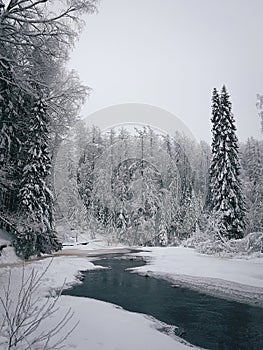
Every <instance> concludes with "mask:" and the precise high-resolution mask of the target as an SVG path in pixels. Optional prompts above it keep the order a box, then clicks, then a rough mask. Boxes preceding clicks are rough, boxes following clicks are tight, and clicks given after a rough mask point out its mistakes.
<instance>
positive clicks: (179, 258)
mask: <svg viewBox="0 0 263 350" xmlns="http://www.w3.org/2000/svg"><path fill="white" fill-rule="evenodd" d="M147 250H148V251H147V252H141V253H136V255H137V256H138V255H139V256H143V257H144V258H145V259H146V260H147V262H148V263H147V265H145V266H142V267H137V268H135V269H133V271H134V272H139V273H140V274H148V275H153V276H156V277H161V278H165V279H169V280H170V281H172V282H173V283H174V284H176V285H177V284H178V285H182V286H186V287H190V288H194V289H197V290H200V291H204V292H209V293H211V294H214V295H218V296H223V297H226V298H231V299H234V300H239V301H244V302H249V303H252V304H259V305H262V306H263V259H262V258H251V259H248V260H245V259H237V258H232V259H229V258H220V257H215V256H211V255H204V254H199V253H198V252H196V251H195V250H194V249H191V248H185V247H167V248H158V247H156V248H155V247H154V248H149V249H147Z"/></svg>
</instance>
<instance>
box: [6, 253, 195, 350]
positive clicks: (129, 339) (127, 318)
mask: <svg viewBox="0 0 263 350" xmlns="http://www.w3.org/2000/svg"><path fill="white" fill-rule="evenodd" d="M49 264H50V266H49ZM47 266H49V267H48V269H47V271H46V273H45V274H44V276H43V277H42V279H41V285H40V288H39V290H38V291H37V292H38V293H37V294H38V297H39V296H40V297H41V299H40V300H39V303H40V304H41V303H43V300H44V299H43V297H44V296H46V295H47V294H49V291H50V290H51V289H53V290H54V289H59V288H61V287H62V286H63V284H64V281H65V280H66V286H69V285H71V284H72V283H77V282H78V280H77V279H76V277H77V276H78V274H79V271H81V270H92V269H99V268H102V267H100V266H95V265H94V264H93V263H92V262H90V261H89V260H88V259H87V258H83V257H74V256H67V257H63V256H62V257H56V258H54V259H53V260H52V259H51V258H45V259H43V260H39V261H34V262H30V263H28V264H26V265H25V266H24V270H25V274H26V276H28V275H29V274H30V272H31V271H32V270H33V269H34V270H35V271H36V272H37V273H38V274H41V273H43V272H44V271H45V270H46V268H47ZM9 271H10V268H8V267H6V268H1V269H0V284H1V285H2V286H3V285H5V286H6V285H7V283H8V275H9ZM22 271H23V268H22V266H16V267H12V269H11V291H12V293H11V294H12V295H11V298H12V299H13V300H15V298H16V294H17V293H18V292H19V287H20V284H21V276H22ZM0 293H1V295H3V294H2V293H3V289H1V290H0ZM56 306H58V307H59V308H58V310H57V311H56V312H55V313H54V314H52V315H51V316H50V317H49V319H48V320H44V322H43V324H41V327H40V329H39V330H38V331H39V332H41V331H46V330H47V329H52V328H54V326H55V325H57V323H58V322H59V321H61V319H62V318H63V317H64V316H65V314H66V313H67V311H68V310H69V308H70V309H71V310H72V311H73V313H74V315H73V318H72V319H71V320H70V322H69V324H67V325H66V328H63V333H64V334H66V333H67V331H68V330H70V329H71V327H72V326H73V325H74V324H76V322H78V321H79V324H78V326H77V328H76V329H75V330H74V332H73V333H72V334H71V335H70V336H69V337H68V338H67V339H66V340H65V343H64V344H65V349H76V350H86V349H92V350H97V349H100V350H116V349H121V350H134V349H137V350H144V349H146V348H151V350H160V349H165V350H187V349H189V346H190V345H187V344H186V343H185V342H183V341H182V340H181V339H180V338H178V337H176V336H174V335H172V334H171V333H172V329H171V328H169V327H168V326H167V325H165V324H163V323H161V322H159V321H157V320H155V319H153V318H151V317H148V316H145V315H142V314H136V313H131V312H128V311H125V310H123V309H121V308H120V307H117V306H115V305H112V304H109V303H105V302H101V301H97V300H93V299H88V298H79V297H70V296H61V297H60V298H59V300H58V303H57V305H56ZM160 329H162V330H164V329H165V330H166V332H167V334H164V333H161V332H160V331H159V330H160ZM32 349H34V350H36V349H38V348H37V347H36V348H34V347H32Z"/></svg>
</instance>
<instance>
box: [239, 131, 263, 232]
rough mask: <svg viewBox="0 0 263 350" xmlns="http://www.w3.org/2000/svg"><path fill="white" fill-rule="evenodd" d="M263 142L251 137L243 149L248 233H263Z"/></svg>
mask: <svg viewBox="0 0 263 350" xmlns="http://www.w3.org/2000/svg"><path fill="white" fill-rule="evenodd" d="M262 145H263V143H262V141H258V140H255V139H254V138H253V137H250V138H249V139H248V140H247V142H246V144H245V145H243V147H242V158H241V159H242V168H243V172H242V182H243V184H244V194H245V197H246V204H247V221H248V223H247V232H248V233H249V232H257V231H263V153H262V150H261V147H262Z"/></svg>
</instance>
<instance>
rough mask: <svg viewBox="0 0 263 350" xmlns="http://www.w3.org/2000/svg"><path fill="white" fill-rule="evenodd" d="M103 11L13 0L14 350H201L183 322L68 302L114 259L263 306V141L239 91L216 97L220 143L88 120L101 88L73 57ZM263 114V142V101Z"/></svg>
mask: <svg viewBox="0 0 263 350" xmlns="http://www.w3.org/2000/svg"><path fill="white" fill-rule="evenodd" d="M97 6H98V1H97V0H81V1H76V0H60V1H56V2H55V1H48V0H0V265H1V266H0V269H1V273H0V285H1V288H0V316H1V317H2V319H0V348H2V346H5V349H23V350H26V349H46V350H48V349H52V350H55V349H60V348H61V344H64V342H66V344H67V345H66V348H67V349H69V348H79V349H81V350H83V349H86V348H91V349H93V348H92V344H94V349H95V348H96V349H97V348H100V349H101V348H102V349H107V350H109V349H110V350H111V349H116V348H121V349H124V348H125V349H135V348H136V349H137V348H138V349H141V348H143V349H144V348H146V347H145V346H144V344H143V343H141V342H140V339H139V337H138V336H137V335H138V334H139V335H140V336H141V337H143V339H144V340H145V342H147V341H148V339H150V344H151V347H150V348H151V349H157V350H159V349H160V348H162V347H163V348H164V349H188V348H189V344H188V343H187V341H188V340H187V338H184V339H186V341H182V339H181V338H179V337H180V336H181V335H183V334H184V332H183V331H182V332H181V331H179V328H178V327H177V331H178V333H175V332H174V329H175V328H176V325H172V326H171V325H167V324H165V323H162V322H164V321H162V322H161V321H158V320H157V319H154V316H152V318H149V317H148V318H147V317H145V316H144V315H142V314H141V315H138V314H132V313H127V312H126V311H125V310H120V309H118V308H116V307H115V306H113V305H110V304H104V303H102V302H99V301H98V300H92V299H88V298H86V295H85V301H84V298H80V299H79V300H80V301H77V298H76V297H75V296H74V297H71V296H65V295H61V293H62V290H63V289H64V288H65V289H66V288H68V287H69V285H73V284H81V283H82V282H83V280H84V277H83V276H84V274H82V275H81V276H80V273H79V271H82V272H83V271H89V270H105V271H106V270H108V271H110V270H111V269H109V268H108V266H106V267H105V266H104V265H103V264H102V266H100V265H95V263H94V264H93V262H94V260H92V259H90V257H91V256H92V257H93V259H94V257H96V256H102V255H103V254H122V256H121V257H120V256H118V258H119V262H118V263H117V264H116V261H115V265H118V264H121V262H120V261H121V259H122V260H125V259H126V262H127V261H128V265H127V266H129V263H131V264H134V262H135V263H136V264H137V263H138V262H142V264H144V263H145V265H141V266H139V265H136V264H134V265H131V266H132V267H127V268H126V267H125V271H126V272H127V271H129V272H130V271H132V272H134V273H138V274H139V275H141V276H143V277H147V279H146V278H143V283H145V281H147V280H150V279H151V278H148V277H152V276H154V277H157V279H158V278H160V279H166V280H168V281H169V283H171V282H172V283H173V285H172V287H174V288H173V290H175V289H180V288H181V287H183V288H186V289H187V288H189V289H191V288H192V289H194V290H197V291H198V292H200V291H201V292H204V293H207V295H208V294H211V295H213V296H219V297H221V298H223V299H224V298H228V299H230V300H234V301H239V302H245V303H247V304H249V305H253V307H254V306H255V305H256V306H258V305H259V306H262V305H263V300H262V254H263V140H262V139H261V140H258V139H256V138H254V137H249V138H248V139H247V140H246V141H245V142H240V140H238V130H237V129H236V121H235V116H234V114H233V111H232V99H231V91H228V87H226V86H225V85H224V86H219V87H217V88H214V89H213V90H211V100H209V97H208V98H207V105H208V106H210V105H211V113H210V115H207V129H211V136H212V137H211V138H212V141H211V144H209V143H207V142H206V141H200V142H198V141H196V140H194V139H193V138H190V137H188V136H185V135H184V134H182V133H180V132H178V131H177V130H171V131H170V134H168V133H165V132H161V129H160V128H157V127H155V126H154V123H153V125H144V124H143V125H139V123H137V124H136V122H134V125H133V126H134V127H133V128H132V129H131V128H129V129H127V128H126V129H125V127H122V126H120V125H118V126H115V127H111V128H107V129H104V130H101V129H100V128H99V127H98V126H96V125H93V124H92V123H91V122H90V121H89V118H88V116H86V117H87V118H86V119H84V118H81V117H80V111H81V107H82V106H83V104H84V103H85V101H86V100H87V97H88V96H89V95H90V93H91V91H92V90H91V88H89V87H88V86H85V85H84V84H83V83H82V80H81V77H79V75H78V73H77V72H76V71H74V70H70V69H69V68H68V67H69V59H70V55H71V52H72V50H73V49H74V45H75V44H76V42H77V40H78V39H79V37H80V34H81V31H82V29H83V28H84V24H85V22H84V19H85V18H86V17H87V16H86V15H90V14H94V13H96V12H97ZM85 16H86V17H85ZM212 88H213V87H211V89H212ZM255 99H256V96H255ZM190 102H191V101H190ZM255 104H256V103H255ZM256 106H257V110H258V114H259V118H258V122H259V123H258V128H260V123H261V130H262V132H263V95H258V96H257V104H256ZM193 118H194V117H193ZM132 123H133V121H131V123H130V125H131V124H132ZM131 247H132V248H131ZM144 247H147V249H145V248H144ZM132 249H135V250H136V249H137V250H136V253H134V252H133V250H132ZM124 254H130V255H125V256H124ZM208 255H210V256H208ZM226 257H227V258H229V259H225V258H226ZM53 258H54V261H53V260H52V259H53ZM244 258H245V259H244ZM95 259H96V258H95ZM101 259H103V258H102V257H101ZM112 259H113V258H112ZM26 260H29V261H27V262H26V264H25V261H26ZM117 260H118V259H117ZM46 261H48V264H46V265H45V262H46ZM101 261H102V260H101ZM125 266H126V265H125ZM35 270H36V271H35ZM127 274H128V275H131V274H129V273H127ZM76 276H77V277H78V280H76V279H77V278H76ZM109 276H110V275H109ZM114 276H115V275H114ZM66 278H68V281H67V283H66V284H65V279H66ZM114 278H115V277H114ZM122 278H123V280H122ZM129 278H130V276H129ZM106 279H107V278H106ZM106 279H105V280H106ZM110 279H111V277H109V280H110ZM124 279H125V276H124V277H123V276H122V277H121V282H120V284H118V285H117V289H120V288H121V285H122V284H125V283H124V282H123V281H124ZM63 281H64V284H63ZM105 283H106V282H105ZM129 283H130V282H129ZM132 283H133V282H132ZM113 285H114V283H113ZM128 285H129V284H128ZM2 286H3V288H2ZM147 288H148V287H147ZM151 288H152V287H149V290H151ZM55 289H56V290H55ZM104 289H107V288H106V287H105V288H104ZM157 289H158V288H157ZM168 289H170V290H171V289H172V288H170V285H169V288H168ZM58 290H60V292H59V291H58ZM142 293H143V294H144V293H145V295H146V291H142ZM179 293H180V290H179ZM113 294H114V293H113ZM47 295H49V297H48V298H47ZM146 297H147V295H146ZM137 299H139V298H137ZM102 300H103V299H102ZM107 301H108V300H107ZM111 302H113V301H111ZM156 303H157V302H156ZM160 303H161V302H160ZM171 305H172V304H171ZM191 305H192V304H191ZM68 306H70V307H72V309H73V311H71V309H69V310H66V308H67V307H68ZM183 307H184V305H183ZM198 307H199V305H198ZM199 309H200V307H199ZM255 309H256V307H255ZM128 310H130V308H128ZM131 310H132V308H131ZM137 311H138V310H137V309H136V312H137ZM219 311H220V310H219ZM63 312H65V313H64V314H63ZM74 312H75V313H76V314H77V317H79V320H77V321H76V322H75V324H73V325H71V321H72V320H74ZM91 312H93V315H92V317H91V316H90V313H91ZM140 312H142V311H140ZM213 312H214V311H213ZM213 312H212V314H213V317H214V315H215V314H216V312H214V313H213ZM244 312H246V310H245V311H244ZM257 312H259V311H258V310H256V311H255V314H256V313H257ZM149 314H150V313H149ZM87 315H88V316H87ZM105 315H107V316H108V319H109V320H110V321H109V322H108V321H107V317H105ZM147 315H148V313H147ZM198 315H199V311H198ZM191 317H192V315H191ZM191 317H189V318H191ZM220 317H221V316H220ZM186 318H187V317H186ZM241 318H242V317H241ZM244 318H245V321H244V324H245V325H247V323H246V322H247V320H246V317H244ZM83 320H85V322H83ZM112 320H113V321H112ZM123 320H125V321H127V322H128V323H127V325H126V328H125V329H124V332H120V331H119V324H124V322H123ZM198 322H199V321H198ZM229 322H230V323H231V322H232V321H229ZM233 322H234V321H233ZM87 324H88V326H86V325H87ZM109 324H110V325H109ZM116 325H118V327H117V326H116ZM231 325H232V323H231ZM201 326H202V324H201ZM250 326H251V325H250ZM78 327H79V328H78ZM198 327H199V328H200V324H199V323H198ZM198 327H197V328H198ZM101 328H102V329H101ZM219 328H220V327H219ZM230 328H231V327H230ZM116 329H117V332H116ZM130 329H131V330H133V331H134V333H135V336H133V337H132V336H131V334H130ZM171 329H172V331H171ZM75 330H77V332H76V333H74V331H75ZM157 330H158V332H157ZM160 330H161V332H163V333H162V334H161V335H160V334H159V331H160ZM107 331H108V333H107ZM63 332H64V333H63ZM114 332H115V333H114ZM125 332H129V334H128V335H127V336H126V333H125ZM86 333H87V335H86ZM120 333H122V334H120ZM171 333H172V336H171ZM201 333H202V332H201ZM258 333H260V332H258ZM72 334H73V338H71V337H70V336H71V335H72ZM112 334H115V336H116V338H118V341H119V340H120V344H121V345H118V346H117V345H116V344H117V343H116V342H117V341H116V339H113V338H114V337H113V336H112ZM116 334H117V335H116ZM108 335H109V340H105V339H106V336H108ZM175 335H176V336H175ZM259 336H260V337H261V334H259ZM74 337H75V338H74ZM129 337H130V338H134V339H133V340H132V341H134V343H133V342H132V341H131V342H129V341H127V339H128V338H129ZM126 338H127V339H126ZM207 338H209V336H208V337H207ZM231 339H232V338H231ZM261 339H262V341H263V337H261ZM216 341H218V342H219V341H221V340H216ZM231 341H232V340H231ZM231 341H230V343H231ZM249 341H250V339H249V340H247V342H249ZM52 344H53V345H52ZM112 344H113V345H112ZM118 344H119V343H118ZM123 344H124V345H123ZM134 344H136V345H134ZM142 344H143V347H140V346H142ZM198 344H199V343H198V342H196V343H195V345H197V346H199V345H198ZM261 344H262V343H261ZM96 346H97V347H96ZM165 346H167V347H165ZM201 346H203V343H202V345H201ZM226 349H227V347H226ZM255 349H256V348H255Z"/></svg>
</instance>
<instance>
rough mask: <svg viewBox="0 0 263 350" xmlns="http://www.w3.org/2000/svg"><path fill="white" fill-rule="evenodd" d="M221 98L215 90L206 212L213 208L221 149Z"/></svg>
mask: <svg viewBox="0 0 263 350" xmlns="http://www.w3.org/2000/svg"><path fill="white" fill-rule="evenodd" d="M220 113H221V111H220V96H219V93H218V91H217V89H216V88H214V90H213V96H212V117H211V123H212V145H211V148H212V154H213V161H212V163H211V165H210V168H209V186H208V188H207V196H206V202H205V207H204V209H205V210H208V211H210V210H211V209H212V208H213V195H212V191H213V188H214V186H213V181H214V180H215V178H216V177H215V174H216V171H217V169H216V166H217V160H216V159H215V158H216V156H217V149H218V148H219V142H220V129H219V120H220Z"/></svg>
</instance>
